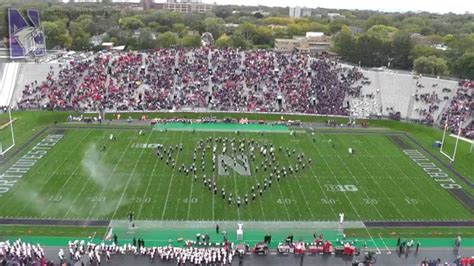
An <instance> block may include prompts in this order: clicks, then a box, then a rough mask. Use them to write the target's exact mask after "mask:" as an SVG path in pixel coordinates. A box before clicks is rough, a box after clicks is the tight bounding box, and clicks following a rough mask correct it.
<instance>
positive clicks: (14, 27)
mask: <svg viewBox="0 0 474 266" xmlns="http://www.w3.org/2000/svg"><path fill="white" fill-rule="evenodd" d="M26 13H27V19H25V17H23V15H22V14H21V13H20V11H19V10H18V9H16V8H9V9H8V28H9V41H10V58H11V59H20V58H25V57H27V56H34V57H41V56H45V55H46V41H45V34H44V32H43V29H42V28H41V27H40V15H39V11H38V10H33V9H28V10H27V11H26Z"/></svg>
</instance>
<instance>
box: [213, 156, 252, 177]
mask: <svg viewBox="0 0 474 266" xmlns="http://www.w3.org/2000/svg"><path fill="white" fill-rule="evenodd" d="M226 167H229V168H230V169H232V170H234V172H236V173H238V174H239V175H243V176H250V165H249V160H248V157H247V156H246V155H243V154H238V155H236V156H235V158H232V157H230V156H229V155H226V154H220V155H218V156H217V172H218V174H219V175H229V173H230V172H229V171H226V170H225V169H226Z"/></svg>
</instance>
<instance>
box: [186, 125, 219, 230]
mask: <svg viewBox="0 0 474 266" xmlns="http://www.w3.org/2000/svg"><path fill="white" fill-rule="evenodd" d="M197 138H198V139H199V132H197ZM196 146H197V145H196ZM196 146H195V147H196ZM190 174H191V175H192V176H191V189H190V190H189V197H188V211H187V214H186V220H188V221H189V213H190V212H191V198H192V196H193V189H194V183H195V182H198V181H194V173H193V172H190ZM196 174H197V172H196ZM212 179H214V177H213V178H212ZM214 197H215V195H214V192H213V193H212V220H214Z"/></svg>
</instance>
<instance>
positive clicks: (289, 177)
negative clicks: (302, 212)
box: [283, 154, 315, 220]
mask: <svg viewBox="0 0 474 266" xmlns="http://www.w3.org/2000/svg"><path fill="white" fill-rule="evenodd" d="M294 155H295V156H296V154H294ZM283 156H284V157H285V159H286V161H287V162H288V167H289V166H290V165H291V161H290V159H289V158H288V157H287V154H284V155H283ZM301 171H303V169H301ZM298 175H299V173H293V176H287V177H286V178H285V179H287V178H288V179H293V178H294V179H296V183H297V184H298V187H299V189H300V191H301V195H302V196H303V199H304V201H305V204H306V208H308V210H309V214H310V215H311V218H312V219H313V220H314V219H315V217H314V214H313V211H312V210H311V207H310V206H309V203H308V199H306V196H305V193H304V191H303V188H301V184H300V181H299V179H300V177H299V176H298ZM291 191H292V192H293V189H291ZM296 198H297V197H295V199H296Z"/></svg>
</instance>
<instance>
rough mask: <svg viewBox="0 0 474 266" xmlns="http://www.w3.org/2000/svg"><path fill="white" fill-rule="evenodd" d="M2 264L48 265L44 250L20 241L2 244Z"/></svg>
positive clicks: (0, 243)
mask: <svg viewBox="0 0 474 266" xmlns="http://www.w3.org/2000/svg"><path fill="white" fill-rule="evenodd" d="M0 264H2V265H4V264H5V265H48V261H47V260H46V258H45V253H44V250H43V248H41V246H40V245H39V244H38V245H33V244H30V243H25V242H23V241H21V239H18V240H17V241H15V242H13V243H10V241H8V240H7V241H5V242H0Z"/></svg>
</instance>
